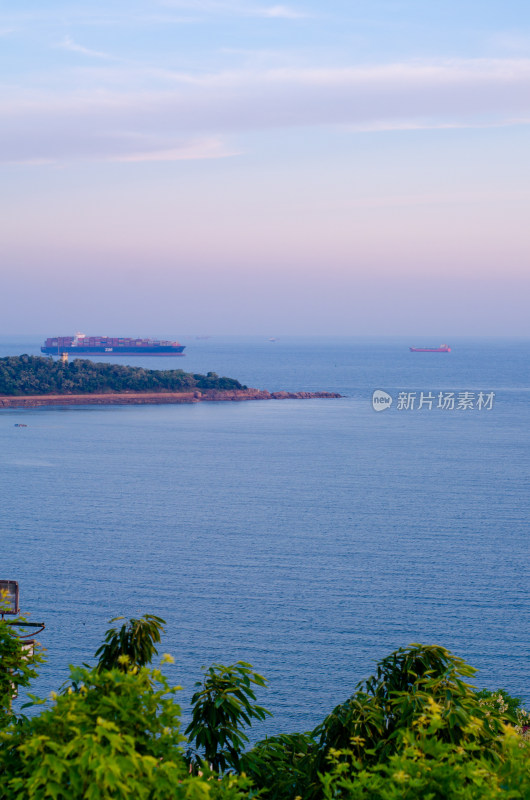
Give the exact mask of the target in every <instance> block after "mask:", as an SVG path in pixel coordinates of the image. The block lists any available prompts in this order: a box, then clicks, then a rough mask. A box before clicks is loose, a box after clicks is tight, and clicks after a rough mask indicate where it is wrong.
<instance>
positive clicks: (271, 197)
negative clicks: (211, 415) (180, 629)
mask: <svg viewBox="0 0 530 800" xmlns="http://www.w3.org/2000/svg"><path fill="white" fill-rule="evenodd" d="M0 76H1V77H0V113H1V114H2V124H1V126H0V142H1V147H0V175H1V184H2V189H3V191H2V193H1V197H2V200H1V206H0V219H1V220H2V222H0V244H1V246H2V251H3V258H2V286H1V287H0V288H3V291H2V298H3V299H2V307H1V311H2V314H1V324H0V328H1V329H2V330H3V331H4V332H10V331H12V332H14V333H24V332H27V331H29V332H47V333H49V334H50V335H54V334H56V333H60V332H63V333H68V332H69V331H71V330H74V329H80V330H85V331H86V332H88V333H91V332H92V333H94V332H95V333H97V332H98V331H101V330H104V331H106V332H108V333H115V334H116V335H121V334H122V333H123V334H124V335H125V334H132V335H136V334H140V333H142V334H145V335H149V334H150V333H152V332H162V331H163V332H167V333H168V334H174V335H179V334H180V333H182V332H193V331H196V330H200V329H202V328H204V327H205V326H204V325H203V324H202V322H201V324H198V323H197V320H198V318H200V319H201V320H202V319H204V318H207V319H208V325H207V326H206V327H207V328H208V330H209V331H213V332H219V333H241V334H244V333H269V332H272V333H297V334H303V333H319V334H325V333H330V334H335V333H345V334H362V333H366V334H370V335H372V334H374V333H385V334H387V333H396V334H400V333H406V334H408V333H415V332H417V333H425V334H431V333H432V334H433V335H434V334H438V333H439V334H440V335H442V334H445V338H449V337H450V335H451V334H453V335H455V336H456V335H461V334H471V335H512V334H513V335H528V336H530V322H529V319H530V315H528V312H527V307H528V300H529V288H530V251H529V247H530V235H529V228H530V226H529V224H528V200H529V195H530V190H529V188H528V187H529V177H530V175H529V172H530V164H529V155H528V154H529V146H528V145H529V135H530V13H529V6H528V3H527V2H513V1H512V2H511V1H510V0H505V2H497V1H496V0H495V2H492V1H491V0H490V1H489V2H488V0H485V1H484V2H475V0H473V1H471V2H465V1H464V2H462V0H460V2H454V0H452V1H449V2H443V3H442V2H427V0H423V1H422V2H420V0H417V1H416V2H407V1H406V0H404V2H400V1H399V0H396V1H395V2H392V1H391V0H388V1H387V2H383V1H381V2H380V1H379V0H363V2H355V0H351V2H327V3H326V4H323V3H316V2H311V1H308V2H302V1H301V0H300V2H298V1H297V2H293V3H274V2H272V3H271V2H267V1H266V0H264V2H253V0H247V1H246V2H243V1H242V0H226V2H224V1H222V0H221V1H220V2H217V1H216V0H211V1H210V2H209V1H208V0H182V2H181V1H180V0H128V2H122V1H120V0H115V2H111V3H108V2H105V3H104V2H94V0H92V1H91V2H90V3H88V2H53V0H52V1H49V2H47V3H46V4H43V3H42V2H25V1H24V0H21V1H20V2H18V3H17V4H16V6H14V5H13V4H7V3H3V4H0ZM21 285H23V286H24V291H23V293H19V291H18V290H19V288H20V286H21Z"/></svg>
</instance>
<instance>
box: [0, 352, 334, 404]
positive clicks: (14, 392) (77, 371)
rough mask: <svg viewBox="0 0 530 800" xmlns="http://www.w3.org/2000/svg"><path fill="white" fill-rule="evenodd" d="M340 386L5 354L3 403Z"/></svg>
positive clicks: (254, 395) (259, 393)
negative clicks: (278, 383) (264, 384)
mask: <svg viewBox="0 0 530 800" xmlns="http://www.w3.org/2000/svg"><path fill="white" fill-rule="evenodd" d="M340 396H341V395H340V394H337V393H335V392H283V391H280V392H268V391H266V390H263V389H252V388H249V387H248V386H244V385H243V384H241V383H240V382H239V381H237V380H235V379H234V378H226V377H219V375H217V374H216V373H215V372H208V373H207V374H206V375H200V374H195V373H190V372H184V371H183V370H181V369H172V370H155V369H144V368H143V367H130V366H124V365H122V364H107V363H105V364H103V363H97V362H94V361H89V360H88V359H77V358H76V359H74V360H73V361H71V362H62V361H53V359H51V358H42V357H40V356H30V355H21V356H10V357H6V358H0V409H6V408H36V407H38V406H64V405H128V404H137V405H138V404H152V403H200V402H205V401H206V402H207V401H209V402H215V401H242V400H307V399H313V398H334V397H340Z"/></svg>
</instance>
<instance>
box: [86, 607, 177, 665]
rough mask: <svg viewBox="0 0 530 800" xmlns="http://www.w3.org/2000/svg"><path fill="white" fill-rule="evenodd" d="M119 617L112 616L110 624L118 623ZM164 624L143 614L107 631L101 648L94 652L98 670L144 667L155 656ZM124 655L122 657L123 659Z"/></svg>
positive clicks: (153, 617)
mask: <svg viewBox="0 0 530 800" xmlns="http://www.w3.org/2000/svg"><path fill="white" fill-rule="evenodd" d="M122 619H123V617H114V619H111V620H110V621H111V622H119V621H120V620H122ZM165 624H166V621H165V620H164V619H162V617H155V616H153V614H144V616H143V617H141V618H140V619H130V620H128V621H127V622H124V623H123V625H120V626H119V627H115V628H109V630H108V631H107V632H106V634H105V639H104V641H103V644H102V645H101V647H99V648H98V649H97V650H96V658H98V659H99V661H98V666H97V668H98V671H99V672H102V671H103V670H105V669H114V668H116V669H121V670H122V671H123V672H127V670H128V669H129V668H130V667H131V666H137V667H145V666H146V665H147V664H150V663H151V662H152V660H153V658H154V656H156V655H158V650H157V649H156V647H155V645H156V644H158V642H160V637H161V634H162V633H163V632H164V627H163V626H164V625H165ZM124 656H126V658H124Z"/></svg>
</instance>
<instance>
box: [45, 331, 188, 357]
mask: <svg viewBox="0 0 530 800" xmlns="http://www.w3.org/2000/svg"><path fill="white" fill-rule="evenodd" d="M184 349H185V347H184V345H183V344H179V342H167V341H158V340H157V339H124V338H119V339H115V338H111V337H109V336H85V334H84V333H76V335H75V336H55V337H52V338H51V339H46V341H45V342H44V345H43V346H42V347H41V353H46V355H49V356H58V355H61V354H62V353H69V354H70V353H71V354H74V355H76V356H80V357H82V356H92V355H98V356H129V355H137V356H181V355H182V352H183V350H184Z"/></svg>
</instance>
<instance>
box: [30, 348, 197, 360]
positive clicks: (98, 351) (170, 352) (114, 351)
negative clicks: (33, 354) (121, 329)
mask: <svg viewBox="0 0 530 800" xmlns="http://www.w3.org/2000/svg"><path fill="white" fill-rule="evenodd" d="M40 350H41V353H44V354H45V355H48V356H57V355H61V353H68V354H69V355H76V356H78V358H83V356H181V355H183V350H184V345H179V346H178V347H171V346H164V345H160V346H159V347H65V346H62V345H61V346H59V347H46V346H44V347H41V349H40Z"/></svg>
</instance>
